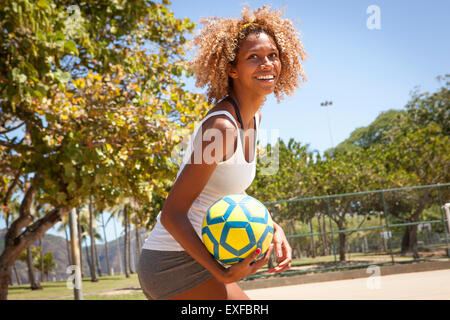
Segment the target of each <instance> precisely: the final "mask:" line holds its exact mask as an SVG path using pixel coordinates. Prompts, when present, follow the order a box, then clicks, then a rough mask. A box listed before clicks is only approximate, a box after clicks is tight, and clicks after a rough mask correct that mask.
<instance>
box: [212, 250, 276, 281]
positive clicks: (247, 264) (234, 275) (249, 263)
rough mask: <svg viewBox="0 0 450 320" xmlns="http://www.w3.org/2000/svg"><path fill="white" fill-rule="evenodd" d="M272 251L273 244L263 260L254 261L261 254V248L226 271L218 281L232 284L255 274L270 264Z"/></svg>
mask: <svg viewBox="0 0 450 320" xmlns="http://www.w3.org/2000/svg"><path fill="white" fill-rule="evenodd" d="M272 250H273V244H271V245H270V247H269V249H268V250H267V252H266V253H265V254H264V256H263V257H262V258H261V259H259V260H256V261H254V260H255V259H256V258H257V257H258V255H259V254H260V253H261V250H260V249H259V248H258V249H256V250H255V251H253V252H252V253H251V254H250V255H249V256H248V257H246V258H245V259H244V260H242V261H241V262H239V263H236V264H234V265H232V266H231V267H229V268H227V269H225V270H224V272H223V274H222V275H221V276H220V278H219V279H218V280H219V281H220V282H223V283H232V282H237V281H239V280H241V279H242V278H244V277H247V276H249V275H252V274H254V273H255V272H256V271H258V270H259V269H260V268H261V267H262V266H264V265H265V264H267V263H268V262H269V259H270V254H271V253H272Z"/></svg>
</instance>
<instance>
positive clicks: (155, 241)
mask: <svg viewBox="0 0 450 320" xmlns="http://www.w3.org/2000/svg"><path fill="white" fill-rule="evenodd" d="M216 115H225V116H227V117H228V118H230V119H231V120H232V121H233V123H234V125H235V126H236V128H237V129H238V131H239V127H238V125H237V123H236V120H234V118H233V116H232V115H231V114H230V113H229V112H228V111H225V110H223V111H215V112H212V113H210V114H209V115H207V116H206V117H205V118H204V119H203V120H202V121H201V122H200V123H199V124H198V125H197V127H196V128H195V129H194V132H193V134H192V135H191V137H190V140H189V143H188V147H187V150H186V153H185V157H184V159H183V163H182V165H181V167H180V170H179V171H178V174H177V178H178V177H179V175H180V173H181V171H182V170H183V168H184V166H185V164H186V162H187V161H189V160H190V158H191V154H192V144H193V140H194V138H195V136H196V134H197V131H198V130H199V128H201V126H202V123H203V122H204V121H206V120H207V119H209V118H210V117H213V116H216ZM257 115H258V113H257V114H256V115H255V123H256V132H255V147H256V141H257V140H258V127H259V117H258V116H257ZM241 140H242V138H241V134H238V135H237V147H236V150H235V152H234V154H233V155H232V156H231V157H230V158H228V159H227V160H225V161H221V162H218V164H217V166H216V168H215V169H214V171H213V173H212V175H211V177H210V178H209V180H208V182H207V183H206V185H205V187H204V188H203V190H202V192H201V193H200V194H199V196H198V197H197V198H196V199H195V200H194V202H193V203H192V206H191V208H190V209H189V211H188V218H189V221H190V222H191V224H192V226H193V227H194V230H195V231H196V232H197V234H198V236H199V237H200V238H201V232H202V223H203V218H204V216H205V214H206V211H207V210H208V208H209V207H210V206H211V205H212V204H213V203H214V202H215V201H217V200H219V199H220V198H222V197H224V196H226V195H227V194H231V193H244V192H245V190H246V189H247V188H248V187H249V186H250V185H251V183H252V181H253V179H254V178H255V173H256V157H257V154H256V152H254V153H253V154H254V157H253V161H252V162H247V160H245V154H244V148H243V143H242V141H241ZM255 151H256V150H255ZM160 219H161V212H159V214H158V216H157V220H156V224H155V226H154V227H153V229H152V231H151V232H150V235H149V236H148V238H147V239H146V240H145V243H144V245H143V246H142V248H143V249H151V250H160V251H183V250H184V249H183V247H182V246H181V245H180V244H179V243H178V242H177V241H176V240H175V239H174V238H173V237H172V235H171V234H170V233H169V232H168V231H167V230H166V228H164V226H163V225H162V224H161V221H160Z"/></svg>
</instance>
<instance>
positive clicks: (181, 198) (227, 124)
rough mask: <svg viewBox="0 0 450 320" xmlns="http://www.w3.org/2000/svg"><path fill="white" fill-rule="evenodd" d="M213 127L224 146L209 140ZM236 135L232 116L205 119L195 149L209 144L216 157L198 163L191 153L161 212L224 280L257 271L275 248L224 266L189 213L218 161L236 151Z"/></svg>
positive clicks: (189, 250) (196, 254)
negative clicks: (202, 239)
mask: <svg viewBox="0 0 450 320" xmlns="http://www.w3.org/2000/svg"><path fill="white" fill-rule="evenodd" d="M210 120H211V121H210ZM211 128H213V129H215V130H217V131H215V133H216V134H218V133H220V134H222V138H223V140H224V143H223V144H222V145H220V144H221V141H220V140H221V139H214V140H213V141H205V140H209V139H207V138H206V137H207V136H208V132H207V130H208V129H211ZM230 130H232V132H234V134H230ZM227 133H228V135H227ZM230 137H232V139H231V140H232V141H226V140H225V139H226V138H230ZM236 138H237V130H236V128H235V127H234V125H233V124H232V123H231V121H229V120H228V119H226V118H225V119H224V118H218V117H215V118H211V119H208V120H207V121H205V123H204V124H203V127H202V134H200V135H198V137H195V141H194V150H197V151H198V150H201V152H202V153H201V154H202V155H203V152H204V151H205V148H206V147H208V150H214V152H212V153H211V154H205V156H210V155H212V157H213V159H205V157H201V159H202V160H203V161H200V163H195V162H194V160H197V161H198V160H199V159H198V158H199V157H198V156H197V158H195V156H194V154H193V155H192V156H191V163H190V164H186V165H185V166H184V168H183V171H182V172H181V173H180V175H179V177H178V179H177V180H176V182H175V184H174V186H173V187H172V189H171V190H170V193H169V195H168V197H167V199H166V201H165V202H164V206H163V208H162V211H161V223H162V225H163V226H164V227H165V228H166V229H167V231H168V232H169V233H170V234H171V235H172V236H173V237H174V239H175V240H177V241H178V243H179V244H180V245H181V246H182V247H183V248H184V249H185V250H186V252H187V253H189V254H190V255H191V256H192V257H193V258H194V259H195V260H197V261H198V262H199V263H200V264H201V265H202V266H204V267H205V268H206V269H208V271H209V272H211V274H212V275H213V276H214V277H215V278H216V279H218V280H219V281H221V282H224V283H230V282H235V281H238V280H240V279H242V278H243V277H245V276H247V275H250V274H252V273H254V272H256V271H257V270H258V269H259V268H261V267H262V266H263V265H264V264H266V263H267V261H268V259H269V256H270V252H269V251H271V250H268V253H267V254H266V255H265V257H264V258H263V259H261V260H258V261H257V262H254V263H252V261H253V260H254V259H255V258H256V257H257V256H258V254H259V253H260V252H258V251H257V250H255V252H253V253H252V254H251V255H250V256H249V257H248V258H247V259H245V260H244V261H242V262H240V263H237V264H235V265H233V266H232V267H230V268H224V267H223V266H222V265H221V264H220V263H218V262H217V261H216V260H215V259H214V257H213V256H212V255H211V254H210V253H209V252H208V250H207V249H206V247H205V245H204V244H203V242H202V241H201V239H200V238H199V236H198V235H197V233H196V232H195V230H194V228H193V226H192V224H191V223H190V221H189V218H188V216H187V213H188V211H189V209H190V207H191V206H192V203H193V202H194V200H195V199H196V198H197V197H198V195H199V194H200V193H201V192H202V190H203V188H204V187H205V185H206V183H207V182H208V180H209V178H210V177H211V175H212V173H213V171H214V169H215V168H216V166H217V162H218V161H222V160H225V159H227V158H228V156H229V155H232V154H233V153H234V145H235V141H236ZM205 160H206V161H205ZM211 160H213V161H211Z"/></svg>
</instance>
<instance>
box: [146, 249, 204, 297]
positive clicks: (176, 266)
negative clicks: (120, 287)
mask: <svg viewBox="0 0 450 320" xmlns="http://www.w3.org/2000/svg"><path fill="white" fill-rule="evenodd" d="M137 273H138V277H139V283H140V284H141V288H142V291H143V292H144V294H145V296H146V297H147V299H149V300H165V299H168V298H171V297H173V296H175V295H177V294H180V293H182V292H185V291H187V290H189V289H192V288H194V287H196V286H198V285H199V284H201V283H203V282H205V281H206V280H209V279H210V278H212V277H213V276H212V274H211V273H210V272H209V271H208V270H207V269H205V268H204V267H203V266H202V265H201V264H199V263H198V262H197V261H196V260H195V259H194V258H192V257H191V256H190V255H189V254H188V253H187V252H186V251H158V250H148V249H142V251H141V256H140V258H139V265H138V270H137Z"/></svg>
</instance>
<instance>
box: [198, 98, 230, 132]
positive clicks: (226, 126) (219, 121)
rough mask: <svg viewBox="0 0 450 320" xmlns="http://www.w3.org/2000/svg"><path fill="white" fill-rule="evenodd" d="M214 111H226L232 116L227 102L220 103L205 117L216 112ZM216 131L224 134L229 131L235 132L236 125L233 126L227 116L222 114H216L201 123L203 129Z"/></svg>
mask: <svg viewBox="0 0 450 320" xmlns="http://www.w3.org/2000/svg"><path fill="white" fill-rule="evenodd" d="M216 111H227V112H228V113H230V114H231V115H232V116H234V110H232V108H230V105H229V103H228V102H223V101H222V102H220V103H218V104H217V105H216V106H214V107H213V108H211V110H209V111H208V113H207V115H209V114H211V113H213V112H216ZM211 128H214V129H217V130H220V131H222V132H224V133H225V132H226V131H227V130H231V131H232V132H237V129H236V125H235V124H234V122H233V120H231V119H230V117H229V116H227V115H224V114H218V115H216V116H214V117H210V118H209V119H207V120H206V121H205V122H204V123H203V129H211Z"/></svg>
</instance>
